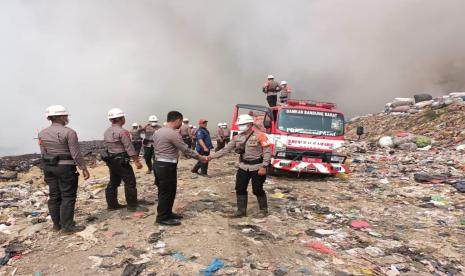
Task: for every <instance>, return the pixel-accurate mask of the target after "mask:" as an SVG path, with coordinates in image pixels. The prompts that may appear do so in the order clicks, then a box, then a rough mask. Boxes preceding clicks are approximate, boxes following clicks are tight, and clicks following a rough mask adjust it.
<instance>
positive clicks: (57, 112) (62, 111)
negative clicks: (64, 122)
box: [45, 105, 69, 118]
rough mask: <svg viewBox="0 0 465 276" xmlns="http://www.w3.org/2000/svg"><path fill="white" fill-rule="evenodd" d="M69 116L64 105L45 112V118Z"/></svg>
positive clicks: (53, 106) (51, 107)
mask: <svg viewBox="0 0 465 276" xmlns="http://www.w3.org/2000/svg"><path fill="white" fill-rule="evenodd" d="M67 115H69V113H68V110H66V108H65V107H64V106H62V105H52V106H49V107H47V109H46V110H45V118H48V117H50V116H67Z"/></svg>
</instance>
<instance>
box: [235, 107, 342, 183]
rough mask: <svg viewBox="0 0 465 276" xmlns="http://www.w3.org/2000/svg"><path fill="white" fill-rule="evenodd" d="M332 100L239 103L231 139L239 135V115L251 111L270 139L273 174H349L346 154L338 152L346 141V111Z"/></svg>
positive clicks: (259, 127)
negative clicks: (272, 103) (237, 122)
mask: <svg viewBox="0 0 465 276" xmlns="http://www.w3.org/2000/svg"><path fill="white" fill-rule="evenodd" d="M335 108H336V105H335V104H333V103H325V102H316V101H308V100H289V101H288V102H287V104H286V105H281V106H276V107H272V108H270V107H266V106H260V105H249V104H237V105H236V106H235V108H234V113H233V125H232V127H231V130H232V131H231V138H232V136H234V135H237V134H238V127H237V124H236V121H237V117H238V116H239V115H241V114H249V115H251V116H252V117H253V118H254V121H255V123H254V128H255V129H256V130H259V131H262V132H264V133H266V135H267V136H268V139H269V140H270V142H271V144H272V145H271V149H272V159H271V166H270V173H271V174H277V173H279V172H280V171H288V172H297V173H314V174H326V175H333V174H337V173H346V172H347V167H346V165H344V162H345V160H346V158H347V157H346V156H343V155H339V154H337V149H338V148H340V147H341V146H342V145H343V144H344V142H345V140H344V114H343V113H342V112H340V111H337V110H335Z"/></svg>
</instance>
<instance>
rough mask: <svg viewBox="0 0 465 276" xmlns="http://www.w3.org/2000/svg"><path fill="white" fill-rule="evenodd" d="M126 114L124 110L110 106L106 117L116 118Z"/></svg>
mask: <svg viewBox="0 0 465 276" xmlns="http://www.w3.org/2000/svg"><path fill="white" fill-rule="evenodd" d="M124 116H126V114H124V111H123V110H121V109H119V108H112V109H110V110H109V111H108V119H116V118H121V117H124Z"/></svg>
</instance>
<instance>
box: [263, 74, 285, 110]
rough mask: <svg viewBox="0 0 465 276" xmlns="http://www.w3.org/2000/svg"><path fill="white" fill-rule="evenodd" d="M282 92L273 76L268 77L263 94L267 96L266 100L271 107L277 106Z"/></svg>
mask: <svg viewBox="0 0 465 276" xmlns="http://www.w3.org/2000/svg"><path fill="white" fill-rule="evenodd" d="M280 90H281V86H279V83H278V82H277V81H275V80H274V76H273V75H268V77H267V81H266V82H265V83H264V84H263V89H262V91H263V93H265V95H266V100H267V102H268V105H269V106H270V107H274V106H276V103H277V101H278V92H279V91H280Z"/></svg>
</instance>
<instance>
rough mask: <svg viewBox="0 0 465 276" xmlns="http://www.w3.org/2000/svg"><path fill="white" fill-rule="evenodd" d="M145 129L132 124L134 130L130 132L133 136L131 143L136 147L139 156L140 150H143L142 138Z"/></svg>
mask: <svg viewBox="0 0 465 276" xmlns="http://www.w3.org/2000/svg"><path fill="white" fill-rule="evenodd" d="M143 131H144V129H143V128H142V127H141V126H140V125H139V124H138V123H134V124H132V129H131V131H130V132H129V133H130V134H131V141H132V145H133V146H134V150H136V153H137V156H139V154H140V149H141V148H142V137H141V134H142V132H143Z"/></svg>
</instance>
